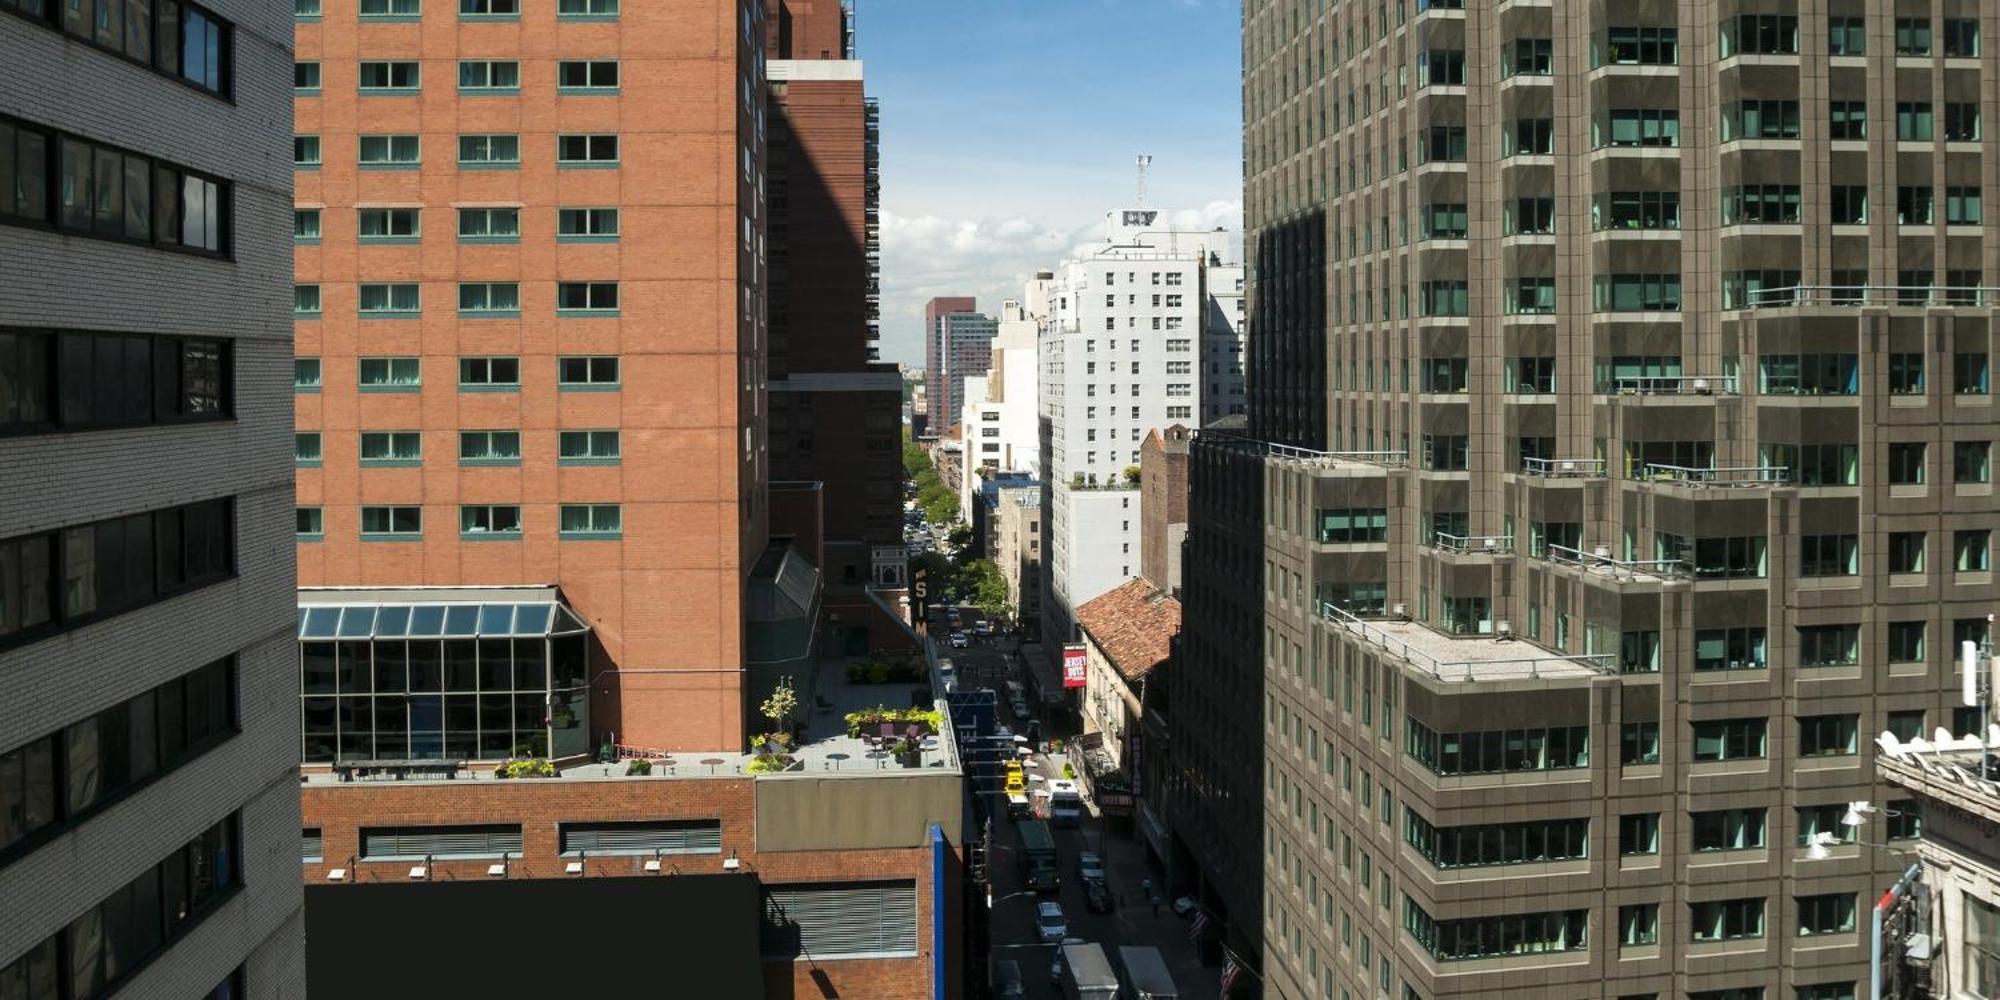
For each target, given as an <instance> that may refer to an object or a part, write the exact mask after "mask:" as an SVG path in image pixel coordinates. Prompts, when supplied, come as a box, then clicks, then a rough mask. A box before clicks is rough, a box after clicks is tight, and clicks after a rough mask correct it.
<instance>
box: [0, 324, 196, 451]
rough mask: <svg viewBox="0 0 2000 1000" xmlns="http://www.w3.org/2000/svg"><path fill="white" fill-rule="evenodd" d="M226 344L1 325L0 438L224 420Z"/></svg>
mask: <svg viewBox="0 0 2000 1000" xmlns="http://www.w3.org/2000/svg"><path fill="white" fill-rule="evenodd" d="M233 359H234V352H233V347H232V344H231V343H230V342H229V341H224V340H209V339H206V338H193V337H149V336H145V335H143V334H109V333H81V332H55V331H43V330H14V329H8V328H4V327H0V434H4V433H15V432H35V431H83V430H97V429H106V428H118V427H132V426H139V425H143V424H165V423H184V422H191V421H199V420H226V419H228V418H229V417H230V416H231V415H232V414H233V412H234V407H235V385H234V371H233Z"/></svg>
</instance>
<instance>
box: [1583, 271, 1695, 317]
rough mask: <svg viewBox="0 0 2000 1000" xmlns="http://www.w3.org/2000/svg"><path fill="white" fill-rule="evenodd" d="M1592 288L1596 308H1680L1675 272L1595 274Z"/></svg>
mask: <svg viewBox="0 0 2000 1000" xmlns="http://www.w3.org/2000/svg"><path fill="white" fill-rule="evenodd" d="M1591 291H1592V306H1593V308H1595V310H1596V311H1597V312H1679V311H1680V308H1681V276H1680V275H1678V274H1606V275H1598V276H1597V277H1596V278H1595V279H1594V280H1593V281H1592V285H1591Z"/></svg>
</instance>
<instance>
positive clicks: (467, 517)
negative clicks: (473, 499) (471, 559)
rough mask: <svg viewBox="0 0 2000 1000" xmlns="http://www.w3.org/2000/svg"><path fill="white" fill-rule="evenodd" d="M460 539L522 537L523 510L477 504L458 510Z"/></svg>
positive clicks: (498, 505)
mask: <svg viewBox="0 0 2000 1000" xmlns="http://www.w3.org/2000/svg"><path fill="white" fill-rule="evenodd" d="M458 535H459V537H460V538H474V539H497V540H508V539H515V538H519V537H521V508H519V507H516V506H513V505H509V504H475V505H471V506H466V507H460V508H459V509H458Z"/></svg>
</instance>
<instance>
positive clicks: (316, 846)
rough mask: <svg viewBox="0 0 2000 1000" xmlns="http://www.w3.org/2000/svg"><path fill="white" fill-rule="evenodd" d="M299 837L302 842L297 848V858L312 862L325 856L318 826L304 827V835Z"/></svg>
mask: <svg viewBox="0 0 2000 1000" xmlns="http://www.w3.org/2000/svg"><path fill="white" fill-rule="evenodd" d="M301 839H302V841H303V843H302V845H301V846H300V848H299V860H301V861H306V862H312V861H318V860H320V859H322V858H323V857H325V855H326V848H325V847H324V846H322V845H323V841H322V839H321V837H320V833H319V827H316V826H309V827H306V828H305V835H304V837H303V838H301Z"/></svg>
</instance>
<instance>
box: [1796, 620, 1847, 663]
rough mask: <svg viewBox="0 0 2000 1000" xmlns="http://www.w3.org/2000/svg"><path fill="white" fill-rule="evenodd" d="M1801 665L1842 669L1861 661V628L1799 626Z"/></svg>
mask: <svg viewBox="0 0 2000 1000" xmlns="http://www.w3.org/2000/svg"><path fill="white" fill-rule="evenodd" d="M1798 638H1799V666H1802V667H1841V666H1852V665H1854V664H1856V663H1859V662H1861V660H1860V656H1861V626H1860V625H1858V624H1847V625H1800V626H1798Z"/></svg>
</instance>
